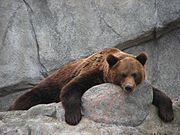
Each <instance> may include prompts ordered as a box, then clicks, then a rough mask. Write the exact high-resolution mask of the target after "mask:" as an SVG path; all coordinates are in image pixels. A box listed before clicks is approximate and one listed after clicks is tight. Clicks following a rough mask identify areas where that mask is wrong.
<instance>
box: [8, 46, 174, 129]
mask: <svg viewBox="0 0 180 135" xmlns="http://www.w3.org/2000/svg"><path fill="white" fill-rule="evenodd" d="M146 60H147V56H146V54H145V53H140V54H139V55H138V56H133V55H131V54H128V53H124V52H122V51H120V50H119V49H116V48H106V49H103V50H101V51H99V52H96V53H94V54H92V55H90V56H88V57H86V58H82V59H79V60H75V61H73V62H70V63H68V64H65V65H64V66H62V67H60V68H59V69H58V70H57V71H55V72H54V73H52V74H51V75H49V76H48V77H47V78H45V79H44V80H42V81H41V82H40V83H39V84H37V85H36V86H35V87H34V88H32V90H30V91H29V92H27V93H25V94H23V95H22V96H20V97H18V98H17V99H16V100H15V102H14V103H13V104H12V105H11V107H10V108H9V110H27V109H29V108H30V107H32V106H35V105H37V104H47V103H52V102H60V101H61V102H62V105H63V107H64V109H65V121H66V122H67V123H68V124H70V125H76V124H78V123H79V121H80V120H81V118H82V115H81V97H82V95H83V94H84V92H86V91H87V90H88V89H89V88H91V87H92V86H95V85H98V84H102V83H113V84H116V85H119V86H120V87H121V88H122V89H123V90H124V91H125V92H127V93H131V92H134V91H135V90H136V86H137V85H139V84H140V83H141V82H142V81H144V80H145V68H144V65H145V63H146ZM152 104H153V105H155V106H156V107H157V108H158V114H159V117H160V118H161V119H162V120H163V121H165V122H170V121H172V120H173V118H174V114H173V109H172V101H171V99H170V98H169V97H168V96H166V95H165V94H164V93H163V92H161V91H160V90H158V89H156V88H154V87H153V102H152Z"/></svg>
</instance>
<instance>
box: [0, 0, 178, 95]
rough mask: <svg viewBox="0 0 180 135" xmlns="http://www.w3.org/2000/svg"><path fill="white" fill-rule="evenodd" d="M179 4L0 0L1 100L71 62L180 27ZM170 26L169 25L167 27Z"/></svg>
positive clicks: (158, 0) (117, 0)
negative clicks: (102, 50)
mask: <svg viewBox="0 0 180 135" xmlns="http://www.w3.org/2000/svg"><path fill="white" fill-rule="evenodd" d="M179 5H180V1H179V0H173V1H170V0H151V1H147V0H140V1H139V0H126V1H124V0H111V1H109V0H71V1H69V0H60V1H59V0H13V1H12V0H0V18H1V19H0V96H5V95H7V94H10V93H12V92H15V91H21V90H24V89H28V88H29V87H31V85H30V84H34V83H36V82H37V81H38V80H40V79H42V78H43V77H45V76H46V75H47V74H48V71H50V70H52V69H54V68H57V67H59V65H62V64H64V63H67V62H69V61H71V60H72V59H76V58H79V57H81V56H85V55H88V54H90V53H92V52H94V51H96V50H98V49H101V48H104V47H113V46H115V45H118V46H119V47H121V48H127V47H130V46H132V45H135V44H138V43H140V42H144V41H147V40H149V39H152V38H153V37H154V36H155V35H154V34H155V33H154V30H155V31H156V32H157V33H158V35H161V34H162V33H164V31H166V32H167V31H169V30H171V29H174V28H176V27H179V24H180V23H179V22H180V21H179V19H180V16H179V14H180V6H179ZM168 24H171V25H168Z"/></svg>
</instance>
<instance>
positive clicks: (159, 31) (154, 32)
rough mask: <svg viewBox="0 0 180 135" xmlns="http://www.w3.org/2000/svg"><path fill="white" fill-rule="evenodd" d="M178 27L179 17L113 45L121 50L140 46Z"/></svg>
mask: <svg viewBox="0 0 180 135" xmlns="http://www.w3.org/2000/svg"><path fill="white" fill-rule="evenodd" d="M178 28H180V18H178V19H177V20H175V21H173V22H170V23H168V24H167V25H165V26H163V27H162V28H157V27H154V28H153V29H151V30H150V31H148V32H146V33H143V34H142V35H139V36H137V37H136V38H134V39H130V40H127V41H125V42H123V43H119V44H117V45H115V46H114V47H117V48H119V49H121V50H123V51H124V50H126V49H129V48H131V47H134V46H140V45H141V44H142V43H145V42H148V41H150V40H153V39H154V40H158V39H159V38H161V37H162V36H164V35H165V34H167V33H169V32H171V31H174V30H176V29H178Z"/></svg>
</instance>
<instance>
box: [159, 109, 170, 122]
mask: <svg viewBox="0 0 180 135" xmlns="http://www.w3.org/2000/svg"><path fill="white" fill-rule="evenodd" d="M159 117H160V118H161V119H162V120H163V121H164V122H171V121H172V120H173V119H174V113H173V109H172V108H160V109H159Z"/></svg>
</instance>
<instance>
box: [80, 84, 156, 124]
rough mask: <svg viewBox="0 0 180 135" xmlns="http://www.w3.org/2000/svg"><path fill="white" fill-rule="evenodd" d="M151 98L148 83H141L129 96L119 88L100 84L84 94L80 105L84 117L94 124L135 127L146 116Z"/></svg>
mask: <svg viewBox="0 0 180 135" xmlns="http://www.w3.org/2000/svg"><path fill="white" fill-rule="evenodd" d="M152 97H153V96H152V89H151V86H150V85H149V84H148V83H143V84H142V85H140V86H139V87H138V90H137V91H136V92H135V93H133V94H130V95H129V94H127V93H125V92H124V91H123V90H122V89H120V88H119V86H116V85H111V84H109V85H107V84H102V85H99V86H95V87H93V88H91V89H90V90H88V91H87V92H86V93H85V94H84V98H83V100H82V102H83V104H82V105H83V108H85V109H84V113H85V116H87V117H88V118H90V119H92V120H94V121H96V122H103V123H107V124H118V125H124V126H137V125H139V124H141V123H142V122H143V121H144V119H145V118H146V116H147V115H148V113H149V106H150V105H151V103H152Z"/></svg>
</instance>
